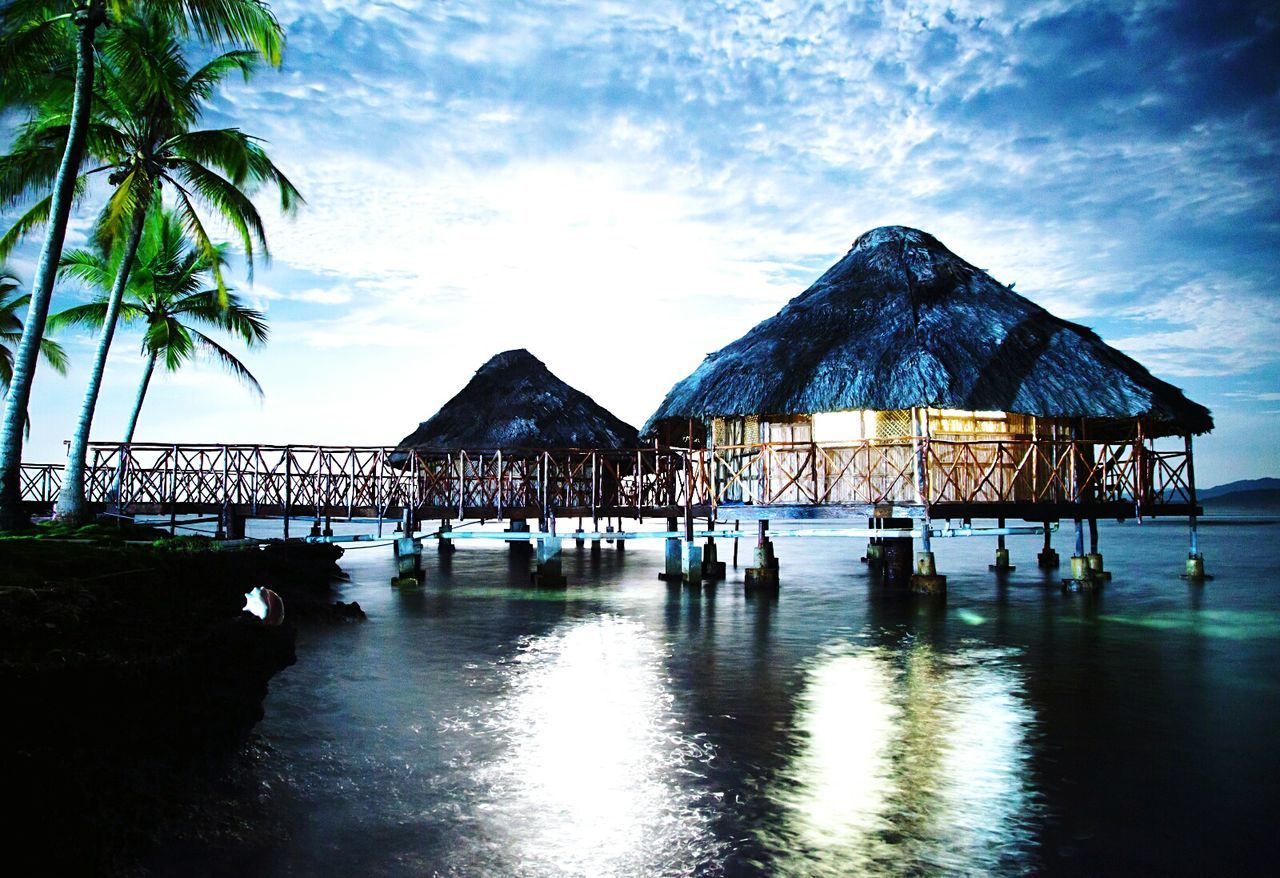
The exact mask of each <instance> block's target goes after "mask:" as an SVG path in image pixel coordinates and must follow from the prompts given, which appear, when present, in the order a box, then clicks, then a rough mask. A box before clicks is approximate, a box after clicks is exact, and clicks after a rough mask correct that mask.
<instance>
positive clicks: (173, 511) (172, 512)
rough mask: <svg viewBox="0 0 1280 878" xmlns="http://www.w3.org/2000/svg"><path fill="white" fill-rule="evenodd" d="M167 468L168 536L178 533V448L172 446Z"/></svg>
mask: <svg viewBox="0 0 1280 878" xmlns="http://www.w3.org/2000/svg"><path fill="white" fill-rule="evenodd" d="M171 454H172V455H173V457H172V459H171V461H170V466H169V536H173V535H174V534H176V533H177V532H178V446H177V445H174V446H173V449H172V451H171Z"/></svg>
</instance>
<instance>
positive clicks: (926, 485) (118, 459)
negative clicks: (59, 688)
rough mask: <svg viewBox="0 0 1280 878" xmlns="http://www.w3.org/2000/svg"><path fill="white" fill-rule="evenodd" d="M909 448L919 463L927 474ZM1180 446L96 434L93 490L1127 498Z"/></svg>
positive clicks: (647, 498) (621, 508)
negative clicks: (453, 446) (655, 443)
mask: <svg viewBox="0 0 1280 878" xmlns="http://www.w3.org/2000/svg"><path fill="white" fill-rule="evenodd" d="M917 460H922V461H924V462H925V463H926V466H925V467H924V473H923V478H920V477H919V476H918V474H917V471H916V467H917ZM1188 462H1189V456H1188V453H1187V451H1186V450H1185V449H1177V450H1157V449H1156V448H1155V446H1154V444H1153V443H1152V442H1151V441H1150V440H1146V441H1130V442H1104V441H1092V440H1060V441H1048V440H1032V439H990V440H985V439H983V440H964V441H958V440H945V439H929V438H927V437H917V438H915V439H901V440H863V441H857V442H849V443H842V444H838V445H832V444H822V445H820V444H814V443H763V444H755V445H735V446H722V447H717V448H714V449H692V450H690V449H680V448H642V449H636V450H633V451H599V450H586V449H565V450H555V451H542V450H536V451H535V450H530V451H487V450H482V451H470V450H450V451H445V450H441V451H415V452H412V453H408V452H405V451H402V450H399V449H396V448H388V447H369V446H365V447H361V446H318V445H194V444H178V445H159V444H149V443H134V444H132V445H119V444H109V443H95V444H93V445H91V446H90V450H89V461H88V463H89V466H88V471H87V485H86V488H87V490H86V495H87V497H88V499H89V500H90V501H91V502H97V503H104V504H114V505H120V506H122V507H129V506H147V507H165V508H176V507H185V508H195V507H201V508H218V507H225V506H233V507H238V508H241V509H245V510H248V511H249V512H250V513H252V512H253V511H255V510H257V509H259V508H262V509H277V510H279V509H289V510H293V511H296V512H297V514H305V513H306V511H307V510H314V511H315V513H316V514H317V515H320V514H329V515H354V514H360V513H362V512H369V511H373V512H376V513H377V514H379V515H382V514H385V513H387V512H388V510H396V509H401V508H404V507H405V506H406V505H408V506H411V507H413V508H416V509H430V510H433V511H436V512H441V511H450V510H456V515H457V516H460V517H461V516H464V515H468V516H469V515H472V514H474V510H487V511H489V512H490V513H496V514H497V515H498V516H499V517H501V516H502V515H503V513H504V512H505V511H514V510H521V511H522V512H528V511H529V510H534V511H556V510H569V509H572V510H575V511H576V513H577V514H591V513H596V514H600V515H605V514H620V513H624V512H626V511H628V510H635V511H637V512H642V511H645V510H653V509H678V508H681V507H683V506H685V505H686V504H688V505H691V506H697V507H703V508H705V507H708V506H710V507H716V506H728V505H735V504H752V505H760V506H772V505H868V504H881V503H895V504H906V505H913V504H915V505H918V504H920V503H922V501H923V502H927V503H928V504H930V505H935V504H948V503H951V504H996V503H1020V504H1028V503H1030V504H1061V503H1075V502H1080V501H1091V502H1110V503H1131V504H1134V505H1135V506H1138V507H1142V508H1144V509H1148V510H1152V511H1158V509H1159V508H1160V507H1162V506H1166V507H1168V506H1176V505H1183V504H1188V503H1190V502H1191V499H1192V496H1193V495H1192V488H1191V483H1190V479H1189V467H1188ZM61 475H62V467H61V465H51V464H24V465H23V467H22V491H23V497H24V499H26V500H28V501H31V502H32V503H37V504H42V503H49V504H52V503H53V501H54V500H55V498H56V496H57V491H58V488H59V486H60V484H61Z"/></svg>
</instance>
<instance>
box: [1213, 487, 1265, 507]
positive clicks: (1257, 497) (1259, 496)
mask: <svg viewBox="0 0 1280 878" xmlns="http://www.w3.org/2000/svg"><path fill="white" fill-rule="evenodd" d="M1196 499H1200V498H1196ZM1200 502H1201V503H1202V504H1204V505H1205V506H1212V507H1214V508H1217V507H1220V506H1247V507H1249V508H1250V509H1256V508H1259V507H1266V508H1268V509H1270V508H1276V509H1280V488H1262V489H1261V490H1258V491H1232V492H1231V493H1230V494H1221V495H1219V496H1217V497H1210V498H1209V499H1208V500H1201V501H1200Z"/></svg>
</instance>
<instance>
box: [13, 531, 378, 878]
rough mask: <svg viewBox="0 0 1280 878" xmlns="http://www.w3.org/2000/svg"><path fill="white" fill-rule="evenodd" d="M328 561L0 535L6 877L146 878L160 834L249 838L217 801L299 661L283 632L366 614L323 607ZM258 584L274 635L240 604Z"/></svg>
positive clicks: (152, 542)
mask: <svg viewBox="0 0 1280 878" xmlns="http://www.w3.org/2000/svg"><path fill="white" fill-rule="evenodd" d="M341 555H342V549H340V548H338V547H336V546H331V545H309V544H302V543H289V544H285V543H282V542H270V543H267V544H265V545H264V546H261V547H255V548H248V549H229V548H224V547H221V546H219V545H218V544H217V543H215V542H213V541H212V540H208V539H205V538H200V537H194V538H193V537H178V538H171V537H169V536H168V535H167V534H165V533H163V532H161V531H157V530H155V529H152V528H145V527H139V526H136V525H128V526H125V527H121V528H117V527H114V526H109V525H108V526H104V525H88V526H85V527H81V528H71V527H68V526H66V525H63V524H60V523H57V522H51V523H47V524H44V525H41V526H38V527H36V528H34V529H32V530H31V531H26V532H21V533H10V534H0V570H3V571H4V573H3V577H2V578H0V687H2V689H3V691H4V692H5V695H6V698H5V700H6V721H5V723H4V724H3V726H2V727H3V732H0V746H2V747H3V752H4V753H5V754H6V755H7V759H6V761H7V766H6V776H7V780H8V783H7V787H8V791H9V795H10V797H11V798H12V799H13V800H14V801H17V802H21V803H22V804H23V807H22V808H20V809H18V811H17V812H16V814H15V817H14V818H13V819H12V821H11V823H10V825H9V832H10V837H11V838H13V839H14V840H15V841H16V844H14V845H12V846H10V847H9V849H8V850H7V852H6V860H7V861H8V862H9V863H10V864H11V866H16V867H17V871H18V872H19V873H21V874H51V873H54V872H66V873H68V874H95V875H131V874H145V868H144V866H143V863H144V862H145V861H146V860H147V859H148V857H150V856H152V855H154V854H155V852H156V851H162V850H163V849H164V848H166V847H169V846H171V845H172V844H173V843H174V839H175V838H176V839H179V840H181V839H186V840H187V841H188V842H191V841H192V840H194V841H195V842H198V841H199V840H200V839H207V838H208V837H209V836H210V835H211V834H212V835H217V836H219V837H220V838H221V840H222V841H224V842H225V841H226V840H227V838H228V837H236V836H240V837H242V838H247V837H249V836H251V835H252V827H251V826H249V825H246V823H245V820H244V819H242V816H241V817H237V816H236V814H237V808H239V810H243V808H240V807H239V806H235V807H230V808H228V806H227V805H226V803H225V802H221V803H220V799H225V798H227V797H226V796H225V795H224V793H225V791H226V789H227V785H228V784H231V785H234V782H235V781H234V778H235V775H236V772H237V771H241V770H242V769H243V765H244V763H245V760H246V759H249V760H252V759H253V758H254V757H253V754H252V752H250V751H252V750H253V745H249V746H246V745H247V744H248V742H249V740H250V735H251V732H252V730H253V728H254V726H255V725H256V724H257V722H258V721H259V720H260V719H261V718H262V716H263V701H264V699H265V697H266V695H267V685H268V681H269V680H270V679H271V678H272V677H273V676H274V675H275V674H276V673H278V672H280V671H281V670H283V669H285V668H287V667H289V666H290V665H292V664H293V663H294V662H295V661H296V660H297V654H296V652H295V637H296V627H297V625H298V624H299V623H303V624H306V623H308V622H313V621H345V620H350V619H359V618H363V613H362V612H361V611H360V609H359V606H358V605H356V604H351V605H343V604H341V603H336V602H334V601H333V585H334V583H335V582H336V581H338V580H340V579H342V578H345V576H344V574H343V573H342V571H341V569H340V568H339V567H338V565H337V561H338V559H339V558H340V557H341ZM257 586H262V587H267V588H271V589H273V590H275V591H276V592H277V593H279V594H280V595H281V596H282V598H283V600H284V604H285V617H284V621H283V624H281V625H278V626H272V625H267V624H265V623H264V622H263V621H261V620H260V619H258V618H257V617H256V616H254V615H252V614H251V613H249V612H246V611H245V610H244V609H243V608H244V606H245V594H246V593H247V592H248V591H249V590H251V589H252V588H254V587H257ZM237 766H241V768H239V769H238V768H237ZM230 798H232V799H234V798H235V796H231V797H230ZM193 821H194V822H196V823H198V824H200V825H192V823H193Z"/></svg>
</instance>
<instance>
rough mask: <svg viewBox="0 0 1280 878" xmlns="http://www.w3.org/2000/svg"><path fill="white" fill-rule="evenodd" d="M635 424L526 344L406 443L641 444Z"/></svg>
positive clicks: (490, 365) (478, 377)
mask: <svg viewBox="0 0 1280 878" xmlns="http://www.w3.org/2000/svg"><path fill="white" fill-rule="evenodd" d="M638 444H639V440H638V438H637V436H636V428H635V427H632V426H631V425H630V424H627V423H624V422H623V421H621V420H619V419H618V418H617V417H615V416H614V415H613V414H611V413H610V412H609V411H607V410H606V409H604V408H603V407H602V406H600V405H599V404H598V403H597V402H595V401H594V400H593V399H591V397H589V396H587V395H586V394H585V393H583V392H582V391H580V390H575V389H573V388H572V387H570V386H569V385H568V384H565V383H564V382H563V381H561V380H560V379H559V378H557V377H556V376H555V375H552V374H551V372H550V371H549V370H548V369H547V367H546V365H545V364H543V362H542V361H541V360H539V359H538V358H537V357H535V356H534V355H533V354H531V353H529V352H528V351H526V350H518V351H504V352H502V353H500V354H498V355H497V356H495V357H494V358H493V359H491V360H489V362H487V363H485V364H484V365H483V366H481V367H480V369H479V371H477V372H476V374H475V377H474V378H472V379H471V381H470V382H468V384H467V386H466V387H464V388H462V391H461V392H460V393H458V395H457V396H455V397H454V398H453V399H451V400H449V401H448V402H446V403H445V404H444V405H443V406H441V408H440V411H438V412H436V413H435V414H434V415H433V416H432V417H431V419H430V420H427V421H423V422H422V423H421V424H419V425H418V429H416V430H414V431H413V432H412V433H410V434H409V435H408V436H406V437H404V439H402V440H401V441H400V445H399V447H401V448H419V449H426V448H435V449H446V448H466V449H484V450H487V449H499V448H503V449H507V448H510V449H518V448H600V449H605V448H635V447H637V446H638Z"/></svg>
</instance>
